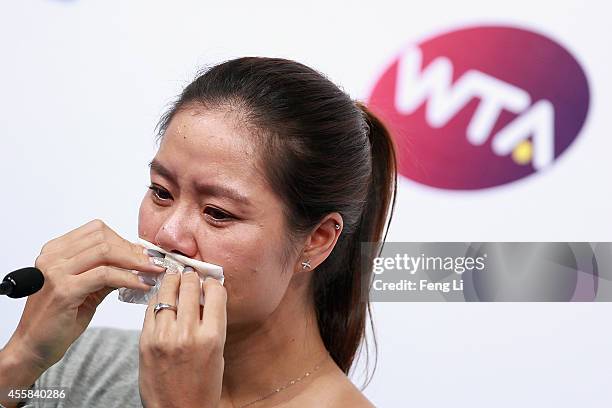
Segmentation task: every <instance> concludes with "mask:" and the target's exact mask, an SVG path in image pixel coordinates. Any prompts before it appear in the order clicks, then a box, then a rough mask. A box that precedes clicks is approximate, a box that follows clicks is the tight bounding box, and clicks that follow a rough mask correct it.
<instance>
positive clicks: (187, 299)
mask: <svg viewBox="0 0 612 408" xmlns="http://www.w3.org/2000/svg"><path fill="white" fill-rule="evenodd" d="M201 288H202V287H201V286H200V277H199V276H198V274H197V273H196V272H195V271H194V270H193V268H192V267H190V266H187V267H185V269H184V270H183V273H182V274H181V286H180V289H179V305H178V310H177V316H176V320H177V323H178V324H181V325H184V326H193V325H195V324H197V323H199V322H200V293H201V290H202V289H201Z"/></svg>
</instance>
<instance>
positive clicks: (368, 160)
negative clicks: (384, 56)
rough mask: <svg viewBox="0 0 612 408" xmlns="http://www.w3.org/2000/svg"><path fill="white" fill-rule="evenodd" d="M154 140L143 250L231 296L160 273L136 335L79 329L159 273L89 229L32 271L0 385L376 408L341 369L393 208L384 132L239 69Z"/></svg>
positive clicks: (209, 77)
mask: <svg viewBox="0 0 612 408" xmlns="http://www.w3.org/2000/svg"><path fill="white" fill-rule="evenodd" d="M159 137H160V140H161V144H160V147H159V151H158V152H157V154H156V156H155V158H154V159H153V160H152V162H151V165H150V170H151V186H150V188H149V191H148V192H147V194H146V195H145V197H144V200H143V202H142V204H141V207H140V214H139V231H138V232H139V236H140V237H141V238H144V239H146V240H148V241H150V242H153V243H155V244H156V245H158V246H160V247H162V248H164V249H165V250H166V251H169V252H175V253H179V254H182V255H185V256H187V257H191V258H195V259H199V260H204V261H206V262H210V263H214V264H218V265H222V266H223V268H224V273H225V286H222V285H221V284H219V283H218V282H217V281H215V280H213V279H207V281H206V282H205V283H204V285H202V286H201V285H200V283H199V280H198V277H197V275H196V274H195V273H183V274H180V275H177V274H166V275H165V276H164V279H163V281H162V286H161V288H160V291H159V293H158V296H157V299H154V300H152V301H151V303H150V304H149V306H148V308H147V311H146V315H145V320H144V324H143V329H142V331H141V332H140V333H138V332H136V331H133V332H132V331H123V330H118V329H89V330H87V331H85V328H86V327H87V325H88V324H89V322H90V320H91V318H92V316H93V313H94V312H95V308H96V306H97V305H98V304H99V303H100V302H101V301H102V299H103V298H104V297H105V296H106V295H107V294H108V293H110V292H111V291H112V290H113V289H115V288H118V287H128V288H134V289H142V288H143V287H147V286H146V283H144V282H141V281H139V280H138V277H137V276H136V275H135V274H133V273H130V272H129V270H138V271H144V272H158V273H160V272H162V271H163V270H162V269H160V268H159V267H157V266H154V265H153V264H152V263H151V262H150V259H149V256H154V255H155V254H154V253H153V252H143V248H142V247H139V246H137V245H135V244H132V243H130V242H128V241H126V240H124V239H123V238H121V237H119V236H118V235H117V234H116V233H114V232H113V231H112V230H111V229H110V228H108V227H107V226H106V225H104V223H103V222H101V221H99V220H96V221H93V222H90V223H88V224H86V225H84V226H81V227H80V228H78V229H76V230H74V231H71V232H69V233H67V234H66V235H63V236H61V237H59V238H57V239H55V240H52V241H50V242H49V243H47V244H46V245H45V246H44V247H43V249H42V251H41V254H40V256H39V257H38V258H37V261H36V266H37V267H38V268H39V269H41V270H42V271H43V273H44V274H45V278H46V283H45V286H44V288H43V289H42V290H41V291H40V292H38V293H36V294H35V295H33V296H30V298H29V299H28V301H27V304H26V307H25V309H24V312H23V316H22V318H21V321H20V323H19V325H18V327H17V329H16V331H15V333H14V335H13V336H12V337H11V339H10V340H9V343H8V344H7V345H6V347H5V348H4V349H3V350H2V352H0V364H1V367H2V370H1V371H0V388H2V387H4V388H9V387H11V388H21V389H23V388H27V387H28V386H29V385H31V384H33V383H34V381H36V384H35V386H36V387H39V388H42V387H51V386H56V387H57V386H60V385H62V386H66V385H69V386H70V388H69V389H68V390H66V394H67V397H66V398H67V399H65V400H64V401H61V400H60V402H59V406H88V407H94V406H110V405H115V406H122V407H130V406H140V404H141V403H142V405H144V406H146V407H148V408H149V407H196V406H197V407H246V406H252V407H268V406H276V407H281V406H283V407H370V406H372V404H371V403H370V402H369V401H368V400H367V399H366V398H365V397H364V396H363V395H362V393H361V392H360V391H359V390H358V389H357V388H356V387H354V386H353V384H352V383H351V381H350V380H349V379H348V377H347V373H348V371H349V369H350V367H351V365H352V363H353V360H354V357H355V355H356V353H357V350H358V347H359V345H360V344H361V342H362V341H363V339H364V336H365V322H366V316H367V312H368V309H369V303H368V301H367V300H368V298H367V296H368V285H369V282H370V276H371V268H362V264H365V265H368V262H371V259H372V257H374V256H375V255H376V254H375V253H374V250H369V251H363V252H362V248H361V243H362V242H366V241H369V242H379V243H380V242H382V241H384V237H383V232H384V231H385V226H388V225H386V222H387V218H388V216H389V221H390V215H391V214H392V212H393V207H394V202H395V189H396V180H397V175H396V161H395V154H394V148H393V143H392V140H391V138H390V135H389V133H388V132H387V130H386V128H385V127H384V125H383V124H382V123H381V122H380V121H379V120H378V119H377V118H376V117H375V116H374V115H373V114H372V113H371V112H370V111H369V110H368V109H367V108H366V107H365V106H364V105H363V104H361V103H359V102H354V101H353V100H351V98H350V97H349V96H348V95H347V94H346V93H344V92H343V91H341V90H340V89H339V88H338V87H337V86H335V85H334V84H333V83H331V82H330V81H329V80H327V79H326V78H325V77H323V76H322V75H321V74H319V73H317V72H316V71H314V70H312V69H310V68H308V67H306V66H304V65H302V64H299V63H296V62H294V61H289V60H284V59H275V58H239V59H235V60H231V61H227V62H225V63H222V64H220V65H217V66H215V67H213V68H211V69H209V70H207V71H205V72H204V73H203V74H201V75H200V76H198V77H197V78H196V80H195V81H194V82H192V83H191V84H190V85H189V86H187V88H186V89H185V90H184V91H183V93H182V94H181V96H180V98H179V99H178V100H177V102H175V104H174V105H173V106H172V107H171V109H170V110H169V112H168V113H167V114H166V115H164V116H163V118H162V120H161V122H160V125H159ZM200 290H203V291H204V293H205V299H206V304H205V306H204V308H203V309H201V308H200V306H199V294H200ZM177 295H178V296H179V298H180V302H179V303H180V304H179V305H178V307H177V308H176V310H173V309H164V310H161V311H159V312H158V313H157V314H156V313H155V312H154V311H153V306H154V304H156V303H159V302H161V303H169V304H172V305H174V303H175V301H174V300H175V299H176V297H177ZM136 333H138V336H136V335H135V334H136ZM75 340H76V341H75ZM73 343H74V344H73ZM67 350H68V352H67ZM60 360H61V362H60V363H59V364H55V363H57V362H59V361H60ZM52 366H53V367H52ZM9 373H11V375H8V374H9ZM137 389H138V391H139V393H137V392H136V391H137ZM3 403H5V404H6V403H12V404H15V402H9V401H6V402H4V401H3ZM62 404H64V405H62Z"/></svg>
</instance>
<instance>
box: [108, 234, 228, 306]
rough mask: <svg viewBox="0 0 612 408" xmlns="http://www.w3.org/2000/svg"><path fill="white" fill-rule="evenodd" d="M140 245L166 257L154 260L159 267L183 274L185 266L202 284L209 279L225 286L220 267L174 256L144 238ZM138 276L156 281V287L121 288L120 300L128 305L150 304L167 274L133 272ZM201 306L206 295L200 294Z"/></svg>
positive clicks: (177, 255) (177, 300) (140, 240)
mask: <svg viewBox="0 0 612 408" xmlns="http://www.w3.org/2000/svg"><path fill="white" fill-rule="evenodd" d="M138 243H139V244H140V245H142V246H144V247H145V248H147V249H153V250H155V251H158V252H161V253H162V254H164V255H165V258H154V261H155V263H156V264H157V265H160V266H163V267H165V268H166V270H168V269H170V268H172V269H174V270H175V271H176V272H177V273H183V269H185V266H187V265H188V266H191V267H192V268H193V269H194V270H195V271H196V273H197V274H198V275H199V277H200V282H204V280H205V279H206V278H207V277H211V278H214V279H216V280H218V281H219V282H221V284H222V285H223V281H224V279H225V278H224V276H223V268H222V267H221V266H219V265H214V264H211V263H208V262H202V261H198V260H197V259H192V258H187V257H186V256H183V255H179V254H174V253H171V252H168V251H165V250H164V249H162V248H160V247H158V246H156V245H154V244H152V243H150V242H148V241H145V240H144V239H142V238H139V239H138ZM132 272H134V273H135V274H136V275H139V276H143V277H147V278H150V279H152V280H153V281H155V286H151V289H149V290H140V289H130V288H120V289H119V300H121V301H122V302H127V303H140V304H144V305H146V304H149V301H150V300H151V298H152V297H155V295H156V294H157V292H158V291H159V287H160V286H161V282H162V279H163V277H164V275H165V274H166V273H165V272H163V273H160V274H154V273H146V272H140V271H132ZM178 302H179V299H178V297H177V299H176V303H175V304H176V305H178ZM200 305H202V306H204V294H203V293H202V292H200Z"/></svg>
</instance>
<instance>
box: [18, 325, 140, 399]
mask: <svg viewBox="0 0 612 408" xmlns="http://www.w3.org/2000/svg"><path fill="white" fill-rule="evenodd" d="M139 338H140V331H139V330H123V329H116V328H106V327H90V328H88V329H86V330H85V331H84V332H83V334H81V336H80V337H79V338H78V339H77V340H76V341H75V342H74V343H72V345H71V346H70V348H68V350H67V351H66V354H65V355H64V357H62V359H61V360H60V361H58V362H57V363H56V364H54V365H53V366H52V367H51V368H49V369H48V370H47V371H45V372H44V373H43V375H42V376H40V378H39V379H38V380H37V381H36V382H35V383H34V389H36V388H38V389H45V388H49V387H67V389H66V398H65V399H63V400H38V401H40V402H38V403H37V402H35V401H32V400H27V401H26V405H24V407H27V408H43V407H44V408H48V407H49V408H50V407H58V408H68V407H71V408H72V407H78V408H81V407H89V408H96V407H104V408H107V407H122V408H132V407H135V408H142V402H141V401H140V393H139V389H138V342H139Z"/></svg>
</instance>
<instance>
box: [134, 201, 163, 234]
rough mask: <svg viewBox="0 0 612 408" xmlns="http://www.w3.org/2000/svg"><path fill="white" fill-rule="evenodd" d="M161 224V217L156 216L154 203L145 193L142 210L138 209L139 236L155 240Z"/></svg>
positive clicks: (141, 205)
mask: <svg viewBox="0 0 612 408" xmlns="http://www.w3.org/2000/svg"><path fill="white" fill-rule="evenodd" d="M160 224H161V219H160V217H158V216H156V214H155V211H154V208H153V203H151V201H150V200H149V199H148V197H147V196H146V195H145V197H144V198H143V199H142V202H141V203H140V210H139V211H138V236H139V237H140V238H142V239H145V240H147V241H149V242H153V241H152V239H154V237H155V234H156V231H157V230H158V229H159V227H160Z"/></svg>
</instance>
